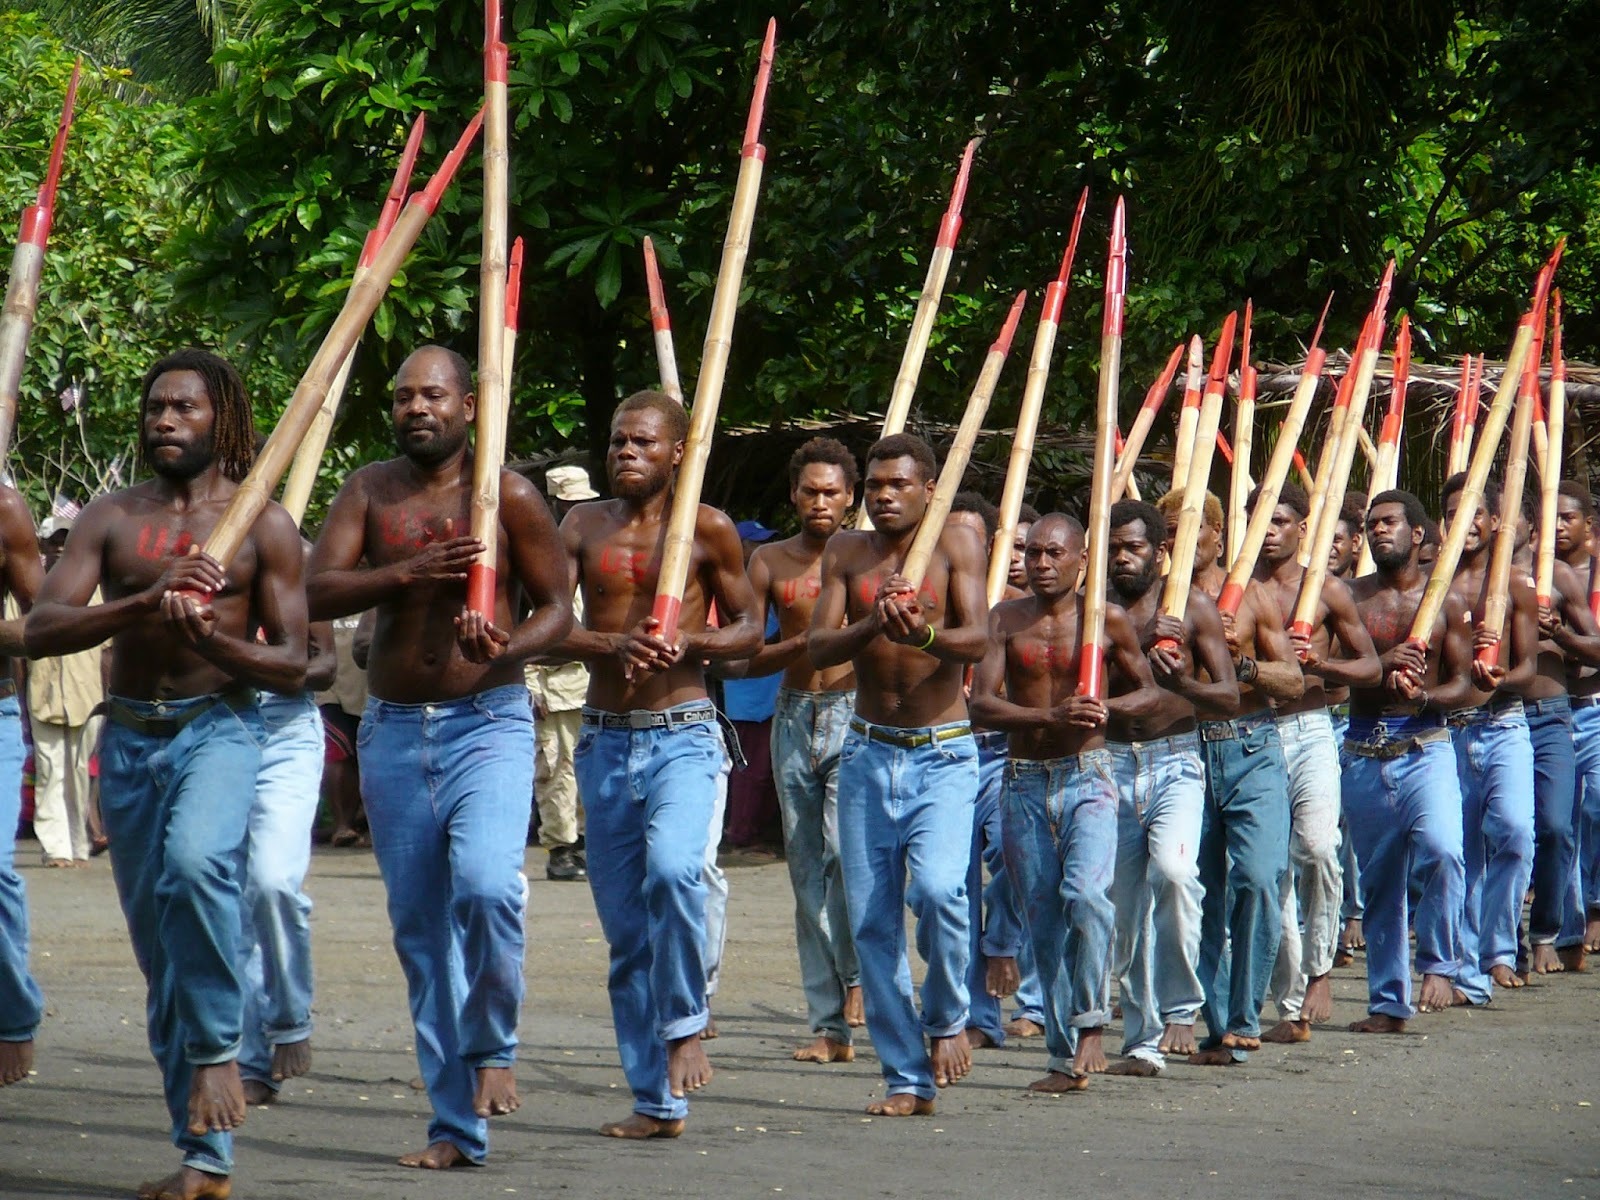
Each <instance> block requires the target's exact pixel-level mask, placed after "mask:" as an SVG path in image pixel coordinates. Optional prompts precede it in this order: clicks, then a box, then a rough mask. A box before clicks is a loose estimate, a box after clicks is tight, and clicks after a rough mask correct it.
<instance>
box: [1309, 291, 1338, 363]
mask: <svg viewBox="0 0 1600 1200" xmlns="http://www.w3.org/2000/svg"><path fill="white" fill-rule="evenodd" d="M1333 295H1334V294H1333V293H1332V292H1329V293H1328V298H1327V299H1326V300H1325V301H1323V304H1322V315H1321V316H1320V317H1318V318H1317V327H1316V328H1315V329H1313V330H1312V331H1311V345H1310V346H1309V347H1307V349H1308V350H1315V349H1316V348H1317V343H1318V342H1320V341H1321V340H1322V327H1323V326H1324V325H1325V324H1327V321H1328V310H1329V309H1330V308H1332V307H1333Z"/></svg>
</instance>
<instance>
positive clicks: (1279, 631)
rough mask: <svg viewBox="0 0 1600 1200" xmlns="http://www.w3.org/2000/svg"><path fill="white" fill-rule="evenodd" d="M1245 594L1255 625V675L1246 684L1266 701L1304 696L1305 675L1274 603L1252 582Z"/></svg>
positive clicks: (1276, 603)
mask: <svg viewBox="0 0 1600 1200" xmlns="http://www.w3.org/2000/svg"><path fill="white" fill-rule="evenodd" d="M1246 591H1247V594H1249V595H1250V607H1251V611H1252V613H1253V614H1254V620H1255V623H1256V626H1255V642H1256V659H1255V661H1256V674H1255V678H1254V679H1252V680H1251V681H1250V683H1251V685H1252V686H1253V687H1254V688H1255V689H1256V690H1257V691H1258V692H1260V693H1262V694H1263V695H1264V696H1266V697H1267V698H1268V699H1270V700H1298V699H1300V697H1301V696H1303V695H1305V691H1306V676H1305V672H1304V671H1302V670H1301V669H1300V658H1299V656H1298V655H1296V654H1295V652H1294V643H1293V642H1292V641H1290V640H1289V633H1288V631H1287V630H1286V629H1284V627H1283V612H1282V610H1280V609H1279V608H1278V601H1277V600H1276V599H1275V598H1274V597H1273V595H1272V593H1271V592H1270V591H1268V590H1267V589H1266V588H1265V587H1263V586H1262V585H1261V584H1260V583H1259V582H1258V581H1256V580H1251V581H1250V585H1249V587H1248V588H1247V589H1246Z"/></svg>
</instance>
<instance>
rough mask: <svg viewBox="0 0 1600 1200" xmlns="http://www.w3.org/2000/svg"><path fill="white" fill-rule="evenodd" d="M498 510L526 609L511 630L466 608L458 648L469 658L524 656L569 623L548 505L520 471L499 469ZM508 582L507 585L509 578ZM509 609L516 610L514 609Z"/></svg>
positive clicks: (565, 582) (568, 597)
mask: <svg viewBox="0 0 1600 1200" xmlns="http://www.w3.org/2000/svg"><path fill="white" fill-rule="evenodd" d="M500 512H501V528H502V529H503V530H504V532H505V542H506V559H507V561H508V563H509V564H510V567H511V570H512V573H513V574H514V575H515V577H516V580H517V582H519V583H521V585H522V589H521V590H522V594H523V597H524V598H525V601H526V604H527V606H529V611H528V615H527V616H526V617H524V618H523V619H522V620H521V621H518V622H517V623H516V625H515V626H513V627H512V629H511V631H510V632H509V633H507V632H505V631H503V630H500V629H497V628H495V627H494V625H493V623H492V622H490V621H488V620H487V619H486V616H487V614H483V615H479V616H476V617H475V616H474V615H473V614H470V613H467V612H465V611H464V612H463V614H462V617H461V618H460V620H459V621H458V622H457V624H458V627H459V628H460V629H461V630H462V636H461V645H462V652H463V653H464V654H466V656H467V658H468V659H469V660H471V661H473V662H487V661H489V660H490V659H499V658H509V659H511V660H512V661H513V662H526V661H527V660H528V659H529V658H531V657H533V656H534V655H536V654H542V653H544V651H546V650H548V649H549V648H550V647H551V646H553V645H555V644H556V643H558V642H559V641H560V640H561V639H562V638H564V637H566V636H567V634H568V633H569V632H570V631H571V629H572V587H571V584H570V580H569V578H568V575H567V564H566V555H565V554H564V553H563V546H562V541H561V535H560V533H558V532H557V530H556V523H555V519H554V518H553V517H551V515H550V507H549V505H547V504H546V503H545V501H544V497H543V496H541V495H540V494H539V491H538V489H537V488H535V487H534V486H533V484H531V483H529V482H528V481H527V480H526V479H525V478H523V477H522V476H521V475H518V474H517V473H516V472H515V471H501V472H500ZM506 582H507V585H508V587H509V585H510V583H511V581H510V580H507V581H506ZM513 599H515V597H513ZM512 612H513V615H515V609H513V610H512Z"/></svg>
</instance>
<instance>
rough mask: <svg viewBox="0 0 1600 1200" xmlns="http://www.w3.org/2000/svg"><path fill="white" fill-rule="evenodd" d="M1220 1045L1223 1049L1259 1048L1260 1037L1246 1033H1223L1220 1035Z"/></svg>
mask: <svg viewBox="0 0 1600 1200" xmlns="http://www.w3.org/2000/svg"><path fill="white" fill-rule="evenodd" d="M1222 1046H1223V1049H1225V1050H1259V1049H1261V1039H1260V1038H1258V1037H1251V1036H1250V1035H1249V1034H1247V1033H1225V1034H1223V1035H1222Z"/></svg>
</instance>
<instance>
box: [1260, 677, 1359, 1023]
mask: <svg viewBox="0 0 1600 1200" xmlns="http://www.w3.org/2000/svg"><path fill="white" fill-rule="evenodd" d="M1277 724H1278V736H1279V738H1281V739H1282V741H1283V760H1284V764H1285V766H1286V767H1287V769H1288V772H1289V869H1288V870H1287V871H1285V872H1284V873H1283V882H1282V883H1281V885H1280V886H1279V889H1278V896H1279V902H1280V919H1281V921H1282V924H1283V936H1282V938H1281V939H1280V940H1279V942H1278V961H1277V964H1276V965H1275V966H1274V968H1273V972H1272V996H1273V999H1274V1000H1276V1001H1277V1004H1278V1012H1279V1014H1280V1015H1281V1016H1282V1017H1283V1019H1284V1020H1286V1021H1298V1020H1300V1019H1301V1006H1302V1005H1303V1004H1304V1003H1305V998H1306V985H1307V984H1308V983H1309V982H1310V981H1311V980H1313V979H1317V978H1319V977H1321V976H1323V975H1326V974H1327V973H1328V972H1329V971H1331V970H1333V954H1334V950H1335V949H1336V948H1337V947H1338V944H1339V903H1340V900H1341V899H1342V898H1343V895H1344V876H1343V872H1342V871H1341V870H1340V867H1339V811H1340V795H1339V748H1338V746H1337V745H1336V744H1335V743H1334V740H1333V723H1332V722H1331V721H1330V720H1329V719H1328V710H1327V709H1325V708H1318V709H1313V710H1311V711H1309V712H1303V713H1296V714H1294V715H1293V716H1287V717H1279V718H1278V722H1277ZM1302 925H1303V926H1304V928H1303V930H1302Z"/></svg>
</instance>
